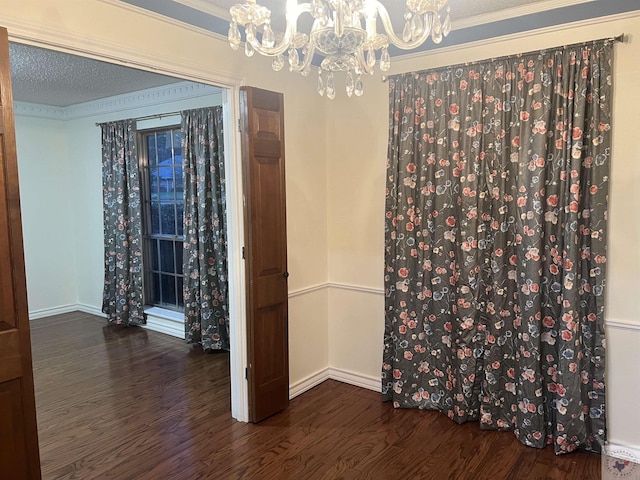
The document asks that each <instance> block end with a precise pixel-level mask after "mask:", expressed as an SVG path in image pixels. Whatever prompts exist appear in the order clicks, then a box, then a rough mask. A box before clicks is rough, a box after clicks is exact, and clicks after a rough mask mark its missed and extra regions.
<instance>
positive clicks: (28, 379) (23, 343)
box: [0, 28, 40, 480]
mask: <svg viewBox="0 0 640 480" xmlns="http://www.w3.org/2000/svg"><path fill="white" fill-rule="evenodd" d="M0 476H2V478H7V479H12V480H22V479H38V478H40V455H39V452H38V432H37V426H36V406H35V400H34V395H33V370H32V366H31V338H30V333H29V312H28V308H27V286H26V278H25V273H24V254H23V249H22V220H21V219H20V193H19V189H18V162H17V158H16V138H15V130H14V125H13V101H12V97H11V76H10V69H9V39H8V35H7V30H6V29H4V28H0Z"/></svg>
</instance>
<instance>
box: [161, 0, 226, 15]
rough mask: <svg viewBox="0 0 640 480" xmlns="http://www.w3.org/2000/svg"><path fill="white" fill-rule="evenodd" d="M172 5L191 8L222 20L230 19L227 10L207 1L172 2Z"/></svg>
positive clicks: (176, 0) (174, 0)
mask: <svg viewBox="0 0 640 480" xmlns="http://www.w3.org/2000/svg"><path fill="white" fill-rule="evenodd" d="M173 2H174V3H180V4H181V5H184V6H185V7H189V8H193V9H194V10H200V11H201V12H204V13H206V14H208V15H213V16H214V17H218V18H221V19H223V20H229V19H231V15H230V14H229V10H227V9H225V8H222V7H220V6H218V5H215V4H213V3H211V2H210V1H209V0H173Z"/></svg>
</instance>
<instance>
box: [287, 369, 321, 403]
mask: <svg viewBox="0 0 640 480" xmlns="http://www.w3.org/2000/svg"><path fill="white" fill-rule="evenodd" d="M329 378H330V377H329V369H328V368H323V369H322V370H319V371H317V372H316V373H313V374H311V375H309V376H308V377H306V378H303V379H302V380H300V381H298V382H296V383H294V384H292V385H290V386H289V399H290V400H291V399H293V398H295V397H297V396H298V395H302V394H303V393H304V392H306V391H307V390H311V389H312V388H313V387H315V386H316V385H320V384H321V383H322V382H324V381H325V380H329Z"/></svg>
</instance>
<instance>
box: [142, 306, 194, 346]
mask: <svg viewBox="0 0 640 480" xmlns="http://www.w3.org/2000/svg"><path fill="white" fill-rule="evenodd" d="M144 313H145V314H146V315H147V324H146V325H145V328H148V329H149V330H153V331H155V332H160V333H164V334H167V335H171V336H172V337H177V338H182V339H184V314H183V313H180V312H176V311H174V310H167V309H165V308H159V307H149V308H145V309H144Z"/></svg>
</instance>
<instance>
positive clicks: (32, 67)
mask: <svg viewBox="0 0 640 480" xmlns="http://www.w3.org/2000/svg"><path fill="white" fill-rule="evenodd" d="M9 57H10V63H11V82H12V86H13V98H14V100H18V101H23V102H31V103H38V104H41V105H52V106H56V107H66V106H69V105H75V104H78V103H83V102H88V101H91V100H97V99H100V98H105V97H110V96H113V95H119V94H122V93H129V92H135V91H138V90H144V89H146V88H152V87H159V86H162V85H167V84H170V83H175V82H178V81H180V80H179V79H176V78H172V77H166V76H163V75H158V74H155V73H151V72H144V71H141V70H135V69H133V68H128V67H123V66H120V65H114V64H111V63H106V62H100V61H98V60H92V59H89V58H84V57H78V56H76V55H69V54H66V53H61V52H54V51H52V50H45V49H43V48H38V47H32V46H29V45H23V44H18V43H11V44H10V45H9Z"/></svg>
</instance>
